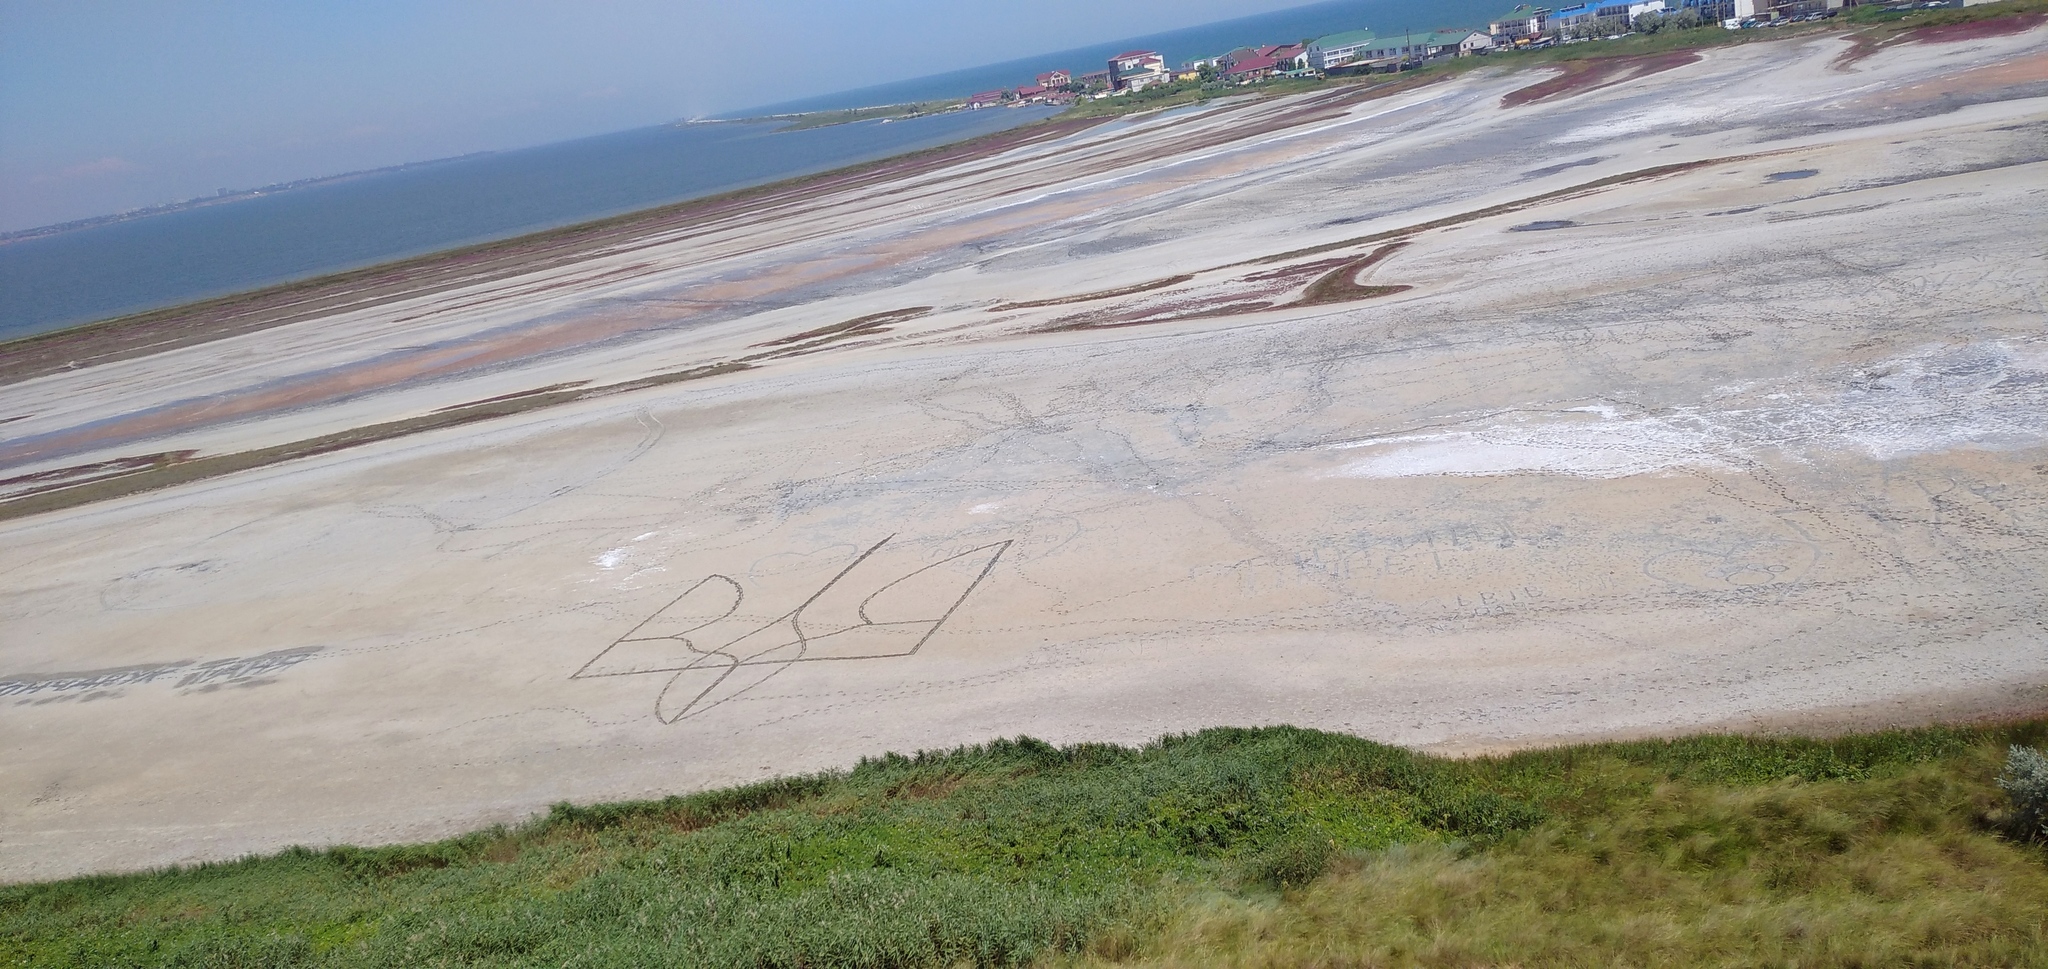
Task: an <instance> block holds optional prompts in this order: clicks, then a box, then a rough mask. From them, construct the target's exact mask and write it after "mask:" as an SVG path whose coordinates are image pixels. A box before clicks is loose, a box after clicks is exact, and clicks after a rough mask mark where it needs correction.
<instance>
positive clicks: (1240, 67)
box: [1223, 54, 1282, 83]
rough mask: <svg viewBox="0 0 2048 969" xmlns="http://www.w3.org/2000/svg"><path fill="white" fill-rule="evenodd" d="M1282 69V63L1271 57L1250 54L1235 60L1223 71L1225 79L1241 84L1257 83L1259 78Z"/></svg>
mask: <svg viewBox="0 0 2048 969" xmlns="http://www.w3.org/2000/svg"><path fill="white" fill-rule="evenodd" d="M1281 69H1282V68H1281V67H1280V62H1279V61H1277V60H1274V59H1273V58H1271V57H1268V56H1266V55H1263V54H1249V55H1246V56H1244V57H1239V58H1233V59H1232V60H1231V62H1230V66H1229V67H1227V68H1224V70H1223V79H1224V80H1226V81H1237V82H1240V83H1242V82H1245V81H1256V80H1258V79H1259V78H1262V77H1268V76H1271V75H1272V74H1273V72H1274V71H1277V70H1281Z"/></svg>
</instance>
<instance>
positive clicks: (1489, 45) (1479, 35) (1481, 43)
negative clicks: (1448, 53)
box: [1458, 30, 1493, 57]
mask: <svg viewBox="0 0 2048 969" xmlns="http://www.w3.org/2000/svg"><path fill="white" fill-rule="evenodd" d="M1492 49H1493V35H1492V34H1489V33H1487V32H1486V31H1483V30H1475V31H1472V32H1471V33H1469V34H1466V35H1465V39H1464V40H1461V41H1458V56H1460V57H1463V56H1465V55H1467V54H1478V53H1483V52H1485V51H1489V50H1492Z"/></svg>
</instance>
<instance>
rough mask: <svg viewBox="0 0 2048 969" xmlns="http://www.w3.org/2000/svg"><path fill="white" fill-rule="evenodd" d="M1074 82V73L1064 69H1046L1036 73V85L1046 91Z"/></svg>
mask: <svg viewBox="0 0 2048 969" xmlns="http://www.w3.org/2000/svg"><path fill="white" fill-rule="evenodd" d="M1072 83H1074V75H1072V74H1069V73H1067V72H1066V71H1047V72H1045V73H1043V74H1040V75H1038V86H1039V87H1042V88H1045V89H1046V90H1048V91H1054V90H1058V89H1060V88H1063V87H1066V86H1067V85H1069V84H1072Z"/></svg>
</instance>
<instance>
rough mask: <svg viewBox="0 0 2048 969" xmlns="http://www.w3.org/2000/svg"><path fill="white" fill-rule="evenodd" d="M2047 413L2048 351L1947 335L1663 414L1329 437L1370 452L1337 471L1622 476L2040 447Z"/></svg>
mask: <svg viewBox="0 0 2048 969" xmlns="http://www.w3.org/2000/svg"><path fill="white" fill-rule="evenodd" d="M2044 414H2048V352H2044V351H2043V349H2042V348H2040V347H2024V348H2023V347H2014V346H2010V345H2007V344H2002V343H1993V344H1985V345H1980V346H1973V347H1965V348H1962V349H1953V348H1949V347H1936V348H1932V349H1929V350H1927V351H1925V352H1922V353H1919V354H1916V355H1913V356H1907V357H1901V358H1898V359H1895V360H1889V361H1886V362H1884V363H1882V364H1879V365H1876V366H1870V367H1864V368H1860V369H1844V370H1837V371H1830V372H1827V373H1823V374H1816V375H1814V376H1813V377H1810V378H1808V379H1806V380H1803V381H1799V382H1797V383H1796V384H1795V385H1792V386H1783V385H1780V386H1771V387H1754V386H1753V387H1730V388H1724V389H1722V390H1719V391H1716V392H1715V393H1714V394H1713V395H1711V398H1710V399H1709V400H1707V401H1704V402H1702V403H1699V404H1695V405H1690V406H1686V407H1679V408H1673V409H1671V410H1667V411H1663V412H1657V413H1637V414H1625V413H1623V412H1622V411H1621V410H1620V409H1619V408H1616V407H1614V406H1612V405H1609V404H1604V403H1603V404H1589V405H1583V406H1577V407H1571V408H1565V409H1559V410H1546V411H1528V410H1517V411H1499V412H1495V413H1492V414H1487V415H1483V416H1481V417H1478V418H1475V419H1473V420H1469V421H1465V422H1463V423H1462V424H1461V425H1460V426H1455V427H1452V428H1449V429H1446V430H1441V431H1434V432H1430V433H1425V434H1408V435H1401V436H1397V437H1383V438H1368V439H1365V440H1360V441H1349V442H1345V443H1342V444H1334V445H1330V446H1329V447H1330V449H1332V450H1355V449H1363V450H1367V451H1369V453H1368V454H1367V455H1366V456H1364V457H1362V458H1360V459H1358V460H1355V461H1353V462H1352V463H1350V464H1347V465H1345V466H1344V467H1343V468H1341V469H1339V470H1337V471H1335V472H1333V476H1336V477H1353V478H1406V477H1418V476H1426V475H1503V474H1568V475H1575V476H1578V477H1587V478H1618V477H1626V476H1629V475H1638V474H1660V473H1669V472H1672V471H1675V470H1677V469H1680V468H1685V467H1706V468H1727V467H1734V466H1739V465H1741V464H1744V463H1747V462H1749V461H1753V460H1755V459H1756V458H1758V457H1759V456H1761V455H1762V454H1764V453H1766V452H1771V453H1776V454H1779V455H1782V456H1784V457H1788V458H1791V459H1793V460H1801V461H1803V460H1808V459H1810V458H1811V457H1812V456H1813V455H1816V454H1822V453H1828V452H1841V451H1855V452H1861V453H1863V454H1867V455H1869V456H1870V457H1872V458H1875V459H1877V460H1880V461H1888V460H1892V459H1896V458H1900V457H1905V456H1908V455H1912V454H1926V453H1933V452H1938V451H1946V450H1952V449H1955V448H1960V447H1977V448H1987V449H2011V448H2023V447H2036V446H2040V445H2042V444H2044V443H2048V420H2043V417H2042V415H2044ZM1588 415H1590V419H1589V416H1588Z"/></svg>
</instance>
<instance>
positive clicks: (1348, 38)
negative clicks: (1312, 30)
mask: <svg viewBox="0 0 2048 969" xmlns="http://www.w3.org/2000/svg"><path fill="white" fill-rule="evenodd" d="M1379 42H1380V41H1379V38H1377V37H1374V36H1373V33H1372V31H1370V30H1347V31H1344V32H1343V33H1341V34H1331V35H1329V36H1328V37H1318V38H1316V39H1315V40H1312V41H1309V44H1308V66H1310V67H1313V68H1315V69H1316V70H1319V71H1338V70H1343V69H1344V68H1347V67H1350V66H1352V65H1354V64H1356V63H1358V62H1360V61H1362V60H1364V59H1365V58H1364V56H1363V55H1364V54H1365V52H1366V51H1369V50H1371V49H1372V48H1373V45H1374V44H1377V43H1379Z"/></svg>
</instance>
